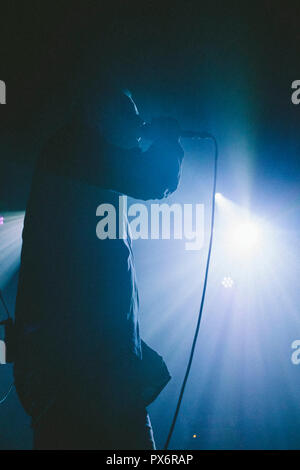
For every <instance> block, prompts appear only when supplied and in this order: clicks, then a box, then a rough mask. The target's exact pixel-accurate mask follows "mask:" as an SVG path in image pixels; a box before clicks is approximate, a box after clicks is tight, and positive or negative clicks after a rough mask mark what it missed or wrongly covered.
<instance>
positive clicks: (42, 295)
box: [15, 90, 183, 449]
mask: <svg viewBox="0 0 300 470" xmlns="http://www.w3.org/2000/svg"><path fill="white" fill-rule="evenodd" d="M141 125H142V120H141V118H140V116H139V114H138V111H137V108H136V106H135V104H134V102H133V101H132V99H131V98H129V97H128V96H126V95H125V94H122V93H111V92H105V90H104V91H103V92H102V95H101V99H100V98H99V99H98V97H95V103H94V105H93V104H92V105H90V106H85V109H84V111H83V112H80V113H79V115H77V116H75V118H74V119H73V121H72V122H71V123H69V124H68V125H66V126H65V128H64V129H61V130H60V131H59V132H57V133H56V134H55V135H54V136H53V137H52V138H51V139H50V140H49V141H48V142H47V144H46V145H45V148H44V151H43V152H42V155H41V157H40V159H39V160H38V162H37V166H36V171H35V174H34V178H33V182H32V189H31V194H30V199H29V203H28V206H27V211H26V217H25V222H24V230H23V248H22V259H21V270H20V278H19V287H18V297H17V305H16V332H17V344H18V347H17V351H16V360H15V383H16V387H17V391H18V394H19V396H20V399H21V402H22V403H23V406H24V408H25V409H26V411H27V413H29V414H30V416H31V417H32V426H33V429H34V441H35V448H36V449H153V448H154V440H153V434H152V429H151V424H150V420H149V417H148V415H147V411H146V406H147V404H149V402H150V401H152V400H153V399H154V397H155V396H156V395H157V394H158V393H159V391H160V389H161V388H162V387H163V386H164V385H165V383H163V381H164V380H165V382H167V381H168V379H169V376H168V374H167V370H166V368H165V369H164V367H165V366H164V363H163V361H161V369H162V371H163V372H162V375H164V378H163V379H162V383H159V384H158V389H159V390H158V389H157V390H155V387H156V384H155V383H153V391H152V392H153V393H152V392H150V395H149V393H148V396H147V393H146V391H147V390H148V392H149V389H150V390H151V387H152V385H151V378H150V379H149V378H148V383H147V385H145V381H146V382H147V377H146V378H145V367H144V366H145V365H146V362H145V359H147V358H148V362H149V361H150V369H151V368H152V367H151V360H152V359H153V360H154V361H156V364H158V363H159V361H160V359H161V358H160V356H156V355H155V353H154V352H153V351H152V350H151V349H149V348H148V347H147V345H145V344H144V343H143V342H141V340H140V335H139V324H138V309H139V302H138V291H137V285H136V278H135V270H134V260H133V254H132V249H131V241H130V235H129V233H128V236H127V238H123V239H109V238H106V239H105V240H99V239H98V238H97V236H96V225H97V222H98V220H99V219H98V218H97V217H96V209H97V207H98V206H99V204H101V203H109V204H113V205H114V206H115V207H116V209H117V208H118V199H119V195H120V194H125V195H128V196H132V197H134V198H137V199H144V200H146V199H157V198H163V197H165V196H166V195H167V194H168V193H170V192H172V191H174V190H175V189H176V188H177V185H178V181H179V174H180V167H181V161H182V158H183V151H182V148H181V147H180V145H179V143H178V140H179V128H178V125H177V123H176V121H174V120H171V119H166V118H161V119H157V120H154V121H153V122H152V124H151V125H150V126H149V127H148V137H149V139H151V140H152V144H151V146H150V147H149V149H148V150H147V151H145V152H142V151H141V149H140V148H139V147H138V139H139V137H140V135H141ZM118 223H120V221H118ZM121 223H125V229H126V230H127V219H126V215H125V214H124V215H123V220H122V221H121ZM117 233H118V227H117ZM148 366H149V363H148ZM153 369H155V367H154V366H153ZM147 387H148V388H147ZM145 390H146V391H145ZM151 393H152V395H153V396H152V395H151Z"/></svg>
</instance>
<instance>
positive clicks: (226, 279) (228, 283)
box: [222, 276, 234, 289]
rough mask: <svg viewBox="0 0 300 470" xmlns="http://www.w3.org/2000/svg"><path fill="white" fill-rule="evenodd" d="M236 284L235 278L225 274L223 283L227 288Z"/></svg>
mask: <svg viewBox="0 0 300 470" xmlns="http://www.w3.org/2000/svg"><path fill="white" fill-rule="evenodd" d="M233 284H234V281H233V279H232V278H231V277H230V276H225V277H224V278H223V280H222V285H223V287H225V289H228V288H230V287H232V286H233Z"/></svg>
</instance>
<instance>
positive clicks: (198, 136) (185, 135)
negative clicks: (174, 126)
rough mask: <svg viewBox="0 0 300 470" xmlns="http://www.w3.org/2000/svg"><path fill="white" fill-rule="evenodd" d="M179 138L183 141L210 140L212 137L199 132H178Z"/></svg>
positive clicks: (207, 133)
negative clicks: (183, 139)
mask: <svg viewBox="0 0 300 470" xmlns="http://www.w3.org/2000/svg"><path fill="white" fill-rule="evenodd" d="M180 137H183V138H185V139H211V138H212V135H211V134H209V132H199V131H184V130H182V131H180Z"/></svg>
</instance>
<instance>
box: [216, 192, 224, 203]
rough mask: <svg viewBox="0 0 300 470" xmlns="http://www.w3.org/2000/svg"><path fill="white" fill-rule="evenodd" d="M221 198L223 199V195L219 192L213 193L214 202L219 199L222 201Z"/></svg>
mask: <svg viewBox="0 0 300 470" xmlns="http://www.w3.org/2000/svg"><path fill="white" fill-rule="evenodd" d="M222 199H224V196H223V195H222V194H221V193H216V194H215V200H216V202H220V201H222Z"/></svg>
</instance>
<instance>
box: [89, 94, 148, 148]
mask: <svg viewBox="0 0 300 470" xmlns="http://www.w3.org/2000/svg"><path fill="white" fill-rule="evenodd" d="M84 109H85V117H86V118H87V120H88V121H89V122H90V123H92V124H93V125H96V126H97V127H98V128H99V131H100V132H101V133H102V135H103V136H104V137H105V139H106V140H107V141H108V142H110V143H112V144H114V145H117V146H119V147H124V148H131V147H135V146H136V145H137V142H138V140H139V137H140V127H141V125H142V123H143V120H142V119H141V117H140V116H139V112H138V109H137V106H136V104H135V103H134V101H133V99H132V97H131V95H130V93H129V92H123V91H120V90H117V89H115V88H113V87H105V88H102V89H101V91H98V92H95V95H94V96H93V97H91V98H90V100H89V103H88V104H85V106H84Z"/></svg>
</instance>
